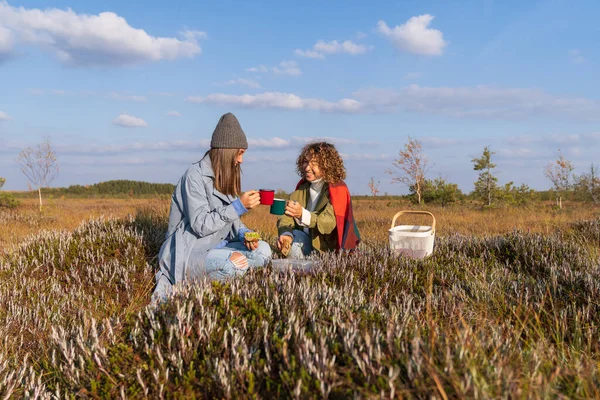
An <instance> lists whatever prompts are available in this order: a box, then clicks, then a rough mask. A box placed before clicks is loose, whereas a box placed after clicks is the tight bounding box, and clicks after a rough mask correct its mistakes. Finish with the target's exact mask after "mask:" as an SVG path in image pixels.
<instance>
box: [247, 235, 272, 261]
mask: <svg viewBox="0 0 600 400" xmlns="http://www.w3.org/2000/svg"><path fill="white" fill-rule="evenodd" d="M272 255H273V251H272V250H271V246H269V243H267V242H265V241H264V240H260V241H259V242H258V247H257V248H256V250H254V251H253V254H252V256H253V258H254V259H261V260H263V261H264V262H267V261H268V260H270V259H271V256H272Z"/></svg>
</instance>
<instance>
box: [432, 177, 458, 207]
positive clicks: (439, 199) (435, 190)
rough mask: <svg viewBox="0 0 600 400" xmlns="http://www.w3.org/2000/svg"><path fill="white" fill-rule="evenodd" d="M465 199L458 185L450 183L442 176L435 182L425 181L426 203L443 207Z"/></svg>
mask: <svg viewBox="0 0 600 400" xmlns="http://www.w3.org/2000/svg"><path fill="white" fill-rule="evenodd" d="M462 197H463V193H462V191H461V190H460V189H459V188H458V185H457V184H456V183H450V182H448V181H446V180H445V179H444V178H442V177H441V176H438V177H437V178H435V179H434V180H431V179H425V188H424V190H423V201H424V202H425V203H438V204H440V205H441V206H442V207H445V206H447V205H448V204H450V203H454V202H456V201H457V200H459V199H461V198H462Z"/></svg>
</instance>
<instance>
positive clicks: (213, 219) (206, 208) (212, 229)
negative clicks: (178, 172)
mask: <svg viewBox="0 0 600 400" xmlns="http://www.w3.org/2000/svg"><path fill="white" fill-rule="evenodd" d="M214 179H215V174H214V172H213V169H212V165H211V161H210V156H208V155H206V156H205V157H204V158H203V159H202V160H200V161H199V162H197V163H194V164H192V166H191V167H190V168H188V170H187V171H186V172H185V173H184V174H183V176H182V177H181V179H180V180H179V183H178V184H177V187H176V188H175V191H174V192H173V196H172V198H171V211H170V214H169V227H168V229H167V234H166V240H165V242H164V243H163V245H162V247H161V249H160V252H159V254H158V262H159V268H160V269H159V271H158V272H157V274H156V282H157V284H156V289H155V291H154V296H153V297H156V296H160V297H164V296H165V295H166V293H167V292H168V291H170V289H171V286H172V285H174V284H176V283H178V282H181V281H183V280H184V279H186V272H187V267H188V259H189V256H190V252H191V250H192V248H194V255H195V256H198V254H199V253H200V254H203V255H204V257H206V255H207V254H208V252H209V251H210V250H212V249H214V248H215V247H217V245H219V244H220V243H221V242H222V241H223V240H236V239H237V237H238V232H239V231H240V229H247V228H246V226H245V225H244V224H243V223H242V221H241V220H240V217H239V215H238V213H237V211H236V210H235V208H234V206H233V205H232V203H233V202H234V201H235V200H237V197H234V196H228V195H225V194H223V193H221V192H219V191H218V190H217V189H215V187H214ZM198 249H201V250H200V251H199V250H198ZM198 261H199V260H194V263H197V262H198Z"/></svg>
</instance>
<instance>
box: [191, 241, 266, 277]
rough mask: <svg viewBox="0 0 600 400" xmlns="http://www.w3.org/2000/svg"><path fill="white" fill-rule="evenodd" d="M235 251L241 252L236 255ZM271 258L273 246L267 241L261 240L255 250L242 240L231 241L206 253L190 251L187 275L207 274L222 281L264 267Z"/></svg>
mask: <svg viewBox="0 0 600 400" xmlns="http://www.w3.org/2000/svg"><path fill="white" fill-rule="evenodd" d="M235 253H238V254H241V256H242V257H240V256H239V255H237V256H236V255H235ZM269 260H271V247H270V246H269V244H268V243H267V242H264V241H262V240H261V241H259V242H258V248H257V249H256V250H254V251H251V250H248V248H247V247H246V246H245V245H244V244H243V243H241V242H230V243H227V245H225V246H224V247H221V248H218V249H212V250H210V251H209V252H208V254H206V256H204V254H194V250H193V249H192V252H191V253H190V258H189V262H188V266H187V271H186V275H187V278H188V279H197V278H202V277H204V276H207V277H208V278H209V279H211V280H217V281H222V280H224V279H227V278H231V277H234V276H239V275H244V274H245V273H246V272H247V271H248V270H249V269H251V268H262V267H264V266H266V265H267V264H268V263H269Z"/></svg>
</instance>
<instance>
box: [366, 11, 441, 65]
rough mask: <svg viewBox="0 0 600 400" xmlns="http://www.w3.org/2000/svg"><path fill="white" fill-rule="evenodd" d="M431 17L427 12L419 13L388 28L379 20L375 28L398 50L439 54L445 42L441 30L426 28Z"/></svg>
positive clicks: (431, 54) (430, 54) (428, 54)
mask: <svg viewBox="0 0 600 400" xmlns="http://www.w3.org/2000/svg"><path fill="white" fill-rule="evenodd" d="M433 18H434V17H433V16H432V15H429V14H424V15H419V16H417V17H412V18H410V19H409V20H408V21H406V22H405V23H404V24H402V25H399V26H396V27H394V28H390V27H389V26H388V25H387V24H386V23H385V21H379V22H378V24H377V29H378V31H379V32H380V33H381V34H383V35H384V36H386V37H387V38H388V39H390V40H391V41H392V43H393V45H394V46H395V47H396V48H397V49H398V50H402V51H407V52H409V53H414V54H421V55H427V56H439V55H441V54H442V52H443V50H444V47H445V46H446V44H447V43H446V42H445V41H444V35H443V34H442V32H440V31H438V30H437V29H431V28H428V26H429V24H430V23H431V21H432V20H433Z"/></svg>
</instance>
